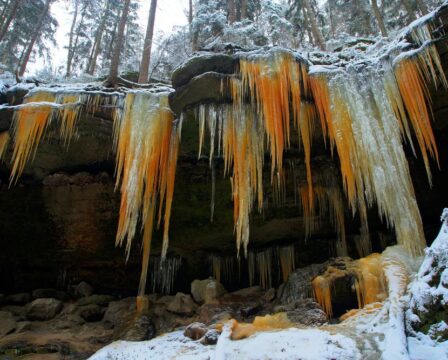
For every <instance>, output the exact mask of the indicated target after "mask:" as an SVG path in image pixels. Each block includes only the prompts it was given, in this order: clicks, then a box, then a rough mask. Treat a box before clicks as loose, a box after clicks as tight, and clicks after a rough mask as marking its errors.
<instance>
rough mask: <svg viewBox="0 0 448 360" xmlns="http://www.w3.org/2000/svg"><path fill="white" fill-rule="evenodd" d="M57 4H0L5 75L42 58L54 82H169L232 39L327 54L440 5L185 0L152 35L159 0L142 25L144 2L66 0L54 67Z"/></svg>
mask: <svg viewBox="0 0 448 360" xmlns="http://www.w3.org/2000/svg"><path fill="white" fill-rule="evenodd" d="M56 2H57V1H55V0H48V1H43V0H33V1H28V0H2V1H1V2H0V49H1V54H2V55H1V59H0V63H1V69H0V71H2V72H3V75H2V76H3V77H4V76H5V75H4V74H5V73H10V74H16V75H17V76H18V77H19V78H22V77H23V76H24V74H29V71H28V72H26V71H27V68H28V66H29V63H33V61H36V59H37V58H44V59H46V64H47V65H46V66H45V67H43V68H41V69H39V71H40V74H37V75H39V76H41V77H47V78H50V79H52V80H56V79H58V80H61V81H62V80H63V79H67V78H68V79H70V78H76V77H79V76H84V78H85V79H88V76H91V79H94V77H106V76H109V77H111V79H112V78H113V77H116V76H117V74H118V71H120V72H123V73H133V74H134V78H137V80H138V81H136V82H138V83H148V82H150V80H151V79H153V80H157V81H169V79H170V74H171V73H172V71H173V70H174V69H175V68H176V67H178V66H179V65H180V64H181V63H182V62H183V61H185V60H186V59H188V58H189V57H190V56H191V55H192V54H193V53H194V52H195V51H198V50H204V49H213V48H216V47H217V46H219V45H220V44H221V45H222V44H225V43H231V44H233V45H235V46H239V47H242V48H252V47H257V46H283V47H288V48H292V49H304V50H306V51H312V50H316V49H320V50H329V51H331V50H334V49H337V48H338V47H340V46H341V45H342V44H344V43H345V42H348V41H350V39H352V41H354V40H355V39H357V41H359V39H360V38H362V39H365V41H367V42H374V41H375V40H377V39H378V38H379V37H386V38H387V37H388V36H391V35H393V34H394V33H396V31H398V30H399V29H401V28H402V27H403V26H406V25H407V24H409V23H410V22H412V21H414V20H415V19H416V18H417V17H421V16H424V15H426V14H427V13H428V11H430V10H432V9H433V8H434V7H435V6H436V5H438V4H439V2H438V1H432V0H430V1H424V0H399V1H392V0H384V1H381V2H379V1H376V0H327V1H315V0H288V1H286V0H285V1H283V0H280V1H270V0H246V1H244V0H241V1H238V0H233V1H232V0H229V1H224V0H221V1H220V0H189V1H185V4H184V5H183V6H184V7H185V16H186V17H187V19H188V25H185V26H178V27H176V28H175V29H174V30H173V32H172V33H170V34H163V36H158V35H159V34H155V33H154V22H155V17H156V16H157V0H154V1H151V5H150V8H149V14H148V15H147V25H146V28H144V26H142V25H140V23H139V12H141V6H142V4H141V1H132V0H130V1H118V0H89V1H83V0H74V1H68V0H64V1H60V2H62V3H64V9H65V10H66V11H67V12H69V13H70V16H71V24H70V28H69V32H68V33H67V34H65V38H64V43H62V44H58V45H59V46H61V47H63V48H64V49H65V50H66V53H67V56H66V61H65V64H64V65H58V66H54V68H53V67H52V62H51V59H52V57H53V56H54V50H55V45H56V39H55V33H56V31H57V29H58V27H59V26H60V24H59V23H58V19H57V14H55V13H54V12H53V11H52V8H53V7H54V4H55V3H56ZM177 4H179V2H177V3H176V5H177ZM137 73H138V75H136V74H137ZM33 75H35V74H34V73H33ZM86 75H87V76H86ZM112 82H113V81H112Z"/></svg>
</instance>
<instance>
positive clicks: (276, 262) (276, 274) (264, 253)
mask: <svg viewBox="0 0 448 360" xmlns="http://www.w3.org/2000/svg"><path fill="white" fill-rule="evenodd" d="M209 262H210V269H211V274H212V276H213V277H214V278H215V279H216V280H217V281H219V282H223V283H224V284H229V285H232V284H233V285H234V284H239V283H240V282H241V279H242V271H241V270H242V268H243V266H247V274H248V280H249V285H250V286H253V285H260V286H261V287H262V288H264V289H270V288H272V287H273V286H276V285H277V284H278V283H281V282H285V281H286V280H287V279H288V276H289V274H290V273H291V272H293V271H294V270H295V268H296V265H295V264H296V253H295V246H294V244H290V245H282V246H271V247H268V248H266V249H263V250H249V251H248V255H247V262H246V263H245V264H244V263H243V260H242V259H241V258H239V257H237V256H218V255H211V256H210V257H209Z"/></svg>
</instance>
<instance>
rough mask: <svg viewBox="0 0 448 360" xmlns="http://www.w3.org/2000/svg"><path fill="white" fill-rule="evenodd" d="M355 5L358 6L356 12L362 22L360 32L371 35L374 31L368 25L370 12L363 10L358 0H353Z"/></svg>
mask: <svg viewBox="0 0 448 360" xmlns="http://www.w3.org/2000/svg"><path fill="white" fill-rule="evenodd" d="M355 6H356V7H357V8H358V14H359V16H362V22H363V23H364V31H363V32H361V33H362V34H367V35H371V34H372V33H373V32H374V31H373V29H372V27H371V26H370V14H369V13H368V12H367V11H364V9H363V6H362V4H361V3H360V1H359V0H355ZM361 30H362V29H361Z"/></svg>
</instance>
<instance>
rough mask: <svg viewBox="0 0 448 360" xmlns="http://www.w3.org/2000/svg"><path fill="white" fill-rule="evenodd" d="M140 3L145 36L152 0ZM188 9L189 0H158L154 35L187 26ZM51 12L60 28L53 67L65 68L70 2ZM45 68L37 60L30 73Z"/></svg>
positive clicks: (56, 5) (64, 1)
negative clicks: (174, 27) (175, 27)
mask: <svg viewBox="0 0 448 360" xmlns="http://www.w3.org/2000/svg"><path fill="white" fill-rule="evenodd" d="M138 1H139V3H140V10H139V12H138V15H139V25H140V27H141V31H142V33H143V34H145V31H146V25H147V22H148V15H149V6H150V3H151V0H138ZM187 7H188V0H158V4H157V12H156V23H155V29H154V34H158V33H160V32H163V33H165V34H169V33H170V32H171V31H172V29H173V26H179V25H185V24H187V16H186V9H187ZM51 12H52V13H53V15H54V16H55V18H56V19H57V20H58V22H59V27H58V29H57V31H56V34H55V39H56V42H57V46H56V48H55V49H54V52H53V59H52V61H53V66H54V67H59V66H65V61H66V59H67V49H64V46H65V45H66V44H67V43H68V33H69V31H70V25H71V21H72V16H71V15H70V8H69V1H67V0H57V1H56V2H55V3H54V4H53V5H52V8H51ZM44 66H45V62H44V59H37V61H36V62H35V63H34V64H30V66H29V71H30V72H31V73H32V72H34V71H36V70H39V69H40V68H42V67H44Z"/></svg>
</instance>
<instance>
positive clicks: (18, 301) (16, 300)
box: [5, 292, 31, 305]
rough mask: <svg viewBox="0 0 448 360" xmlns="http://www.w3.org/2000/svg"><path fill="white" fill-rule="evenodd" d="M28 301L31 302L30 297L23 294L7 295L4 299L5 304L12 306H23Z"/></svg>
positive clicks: (27, 294)
mask: <svg viewBox="0 0 448 360" xmlns="http://www.w3.org/2000/svg"><path fill="white" fill-rule="evenodd" d="M30 301H31V295H30V294H29V293H25V292H24V293H19V294H13V295H8V296H7V297H6V299H5V303H6V304H13V305H25V304H28V303H29V302H30Z"/></svg>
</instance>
